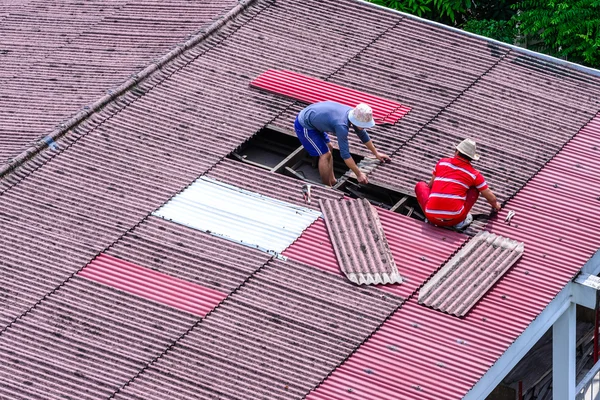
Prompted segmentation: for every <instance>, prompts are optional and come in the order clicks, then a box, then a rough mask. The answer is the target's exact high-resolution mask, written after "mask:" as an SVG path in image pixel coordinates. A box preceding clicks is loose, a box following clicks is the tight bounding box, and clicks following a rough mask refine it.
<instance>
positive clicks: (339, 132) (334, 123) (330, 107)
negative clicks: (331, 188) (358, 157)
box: [298, 101, 371, 160]
mask: <svg viewBox="0 0 600 400" xmlns="http://www.w3.org/2000/svg"><path fill="white" fill-rule="evenodd" d="M350 110H352V107H350V106H346V105H344V104H340V103H336V102H335V101H322V102H320V103H314V104H311V105H310V106H308V107H306V108H305V109H303V110H302V111H300V114H298V121H299V122H300V124H301V125H302V126H303V127H304V128H306V129H313V130H316V131H319V132H327V133H333V134H335V136H336V137H337V141H338V145H339V146H340V155H341V156H342V158H343V159H344V160H347V159H348V158H350V157H351V156H350V148H349V146H348V131H349V130H350V121H348V113H349V112H350ZM355 132H356V134H357V135H358V137H359V138H360V140H361V141H362V142H363V143H367V142H368V141H369V140H371V139H370V138H369V134H368V133H367V131H366V130H364V129H361V130H356V131H355Z"/></svg>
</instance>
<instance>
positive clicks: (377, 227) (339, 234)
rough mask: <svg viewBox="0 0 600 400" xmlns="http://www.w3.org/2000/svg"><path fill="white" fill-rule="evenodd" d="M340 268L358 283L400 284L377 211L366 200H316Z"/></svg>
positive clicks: (352, 280)
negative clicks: (318, 201)
mask: <svg viewBox="0 0 600 400" xmlns="http://www.w3.org/2000/svg"><path fill="white" fill-rule="evenodd" d="M320 205H321V211H323V217H324V218H325V221H326V225H327V230H328V231H329V237H330V238H331V243H332V244H333V248H334V250H335V255H336V257H337V259H338V263H339V265H340V269H341V270H342V272H343V273H344V274H345V275H346V277H347V278H348V279H349V280H350V281H351V282H354V283H357V284H359V285H363V284H366V285H377V284H386V283H401V282H402V277H401V276H400V274H399V273H398V267H397V266H396V263H395V262H394V257H393V255H392V252H391V251H390V246H389V244H388V242H387V239H386V238H385V232H384V230H383V227H382V226H381V222H380V221H379V217H378V215H377V211H376V210H375V208H374V207H373V206H372V205H371V204H370V203H369V202H368V201H367V200H366V199H359V200H339V201H336V200H330V201H324V200H321V201H320Z"/></svg>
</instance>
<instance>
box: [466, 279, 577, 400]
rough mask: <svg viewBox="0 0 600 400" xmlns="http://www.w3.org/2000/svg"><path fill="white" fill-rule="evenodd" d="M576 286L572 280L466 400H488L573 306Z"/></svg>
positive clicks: (469, 393) (467, 394) (479, 382)
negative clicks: (573, 294) (574, 287)
mask: <svg viewBox="0 0 600 400" xmlns="http://www.w3.org/2000/svg"><path fill="white" fill-rule="evenodd" d="M572 285H573V283H572V282H571V281H569V282H568V283H567V284H566V285H565V287H564V288H563V289H562V290H561V291H560V292H559V293H558V295H557V296H556V297H555V298H554V299H553V300H552V301H551V302H550V303H549V304H548V305H547V306H546V308H545V309H544V310H543V311H542V312H541V313H540V314H539V315H538V316H537V317H536V318H535V319H534V320H533V321H532V322H531V323H530V324H529V326H527V328H525V330H524V331H523V333H521V336H519V337H518V338H517V339H516V340H515V341H514V342H513V343H512V344H511V345H510V346H509V347H508V349H507V350H506V351H505V352H504V353H503V354H502V355H501V356H500V357H499V358H498V359H497V360H496V362H495V363H494V364H493V365H492V366H491V367H490V368H489V369H488V370H487V371H486V372H485V373H484V375H483V376H482V377H481V378H480V379H479V381H478V382H477V383H476V384H475V385H474V386H473V387H472V388H471V389H470V390H469V391H468V392H467V393H466V395H465V396H464V397H463V399H462V400H480V399H485V398H486V397H487V396H488V395H489V394H490V393H491V392H492V391H493V390H494V389H495V388H496V386H498V384H500V382H502V380H503V379H504V377H505V376H506V375H507V374H508V373H509V372H510V371H511V370H512V369H513V368H514V367H515V366H516V365H517V364H518V362H519V361H521V359H522V358H523V357H525V355H526V354H527V352H528V351H529V350H531V348H532V347H533V346H534V345H535V344H536V343H537V342H538V340H540V338H541V337H542V336H543V335H544V334H545V333H546V331H547V330H548V329H550V328H551V327H552V326H553V325H554V323H555V322H556V321H557V320H558V318H560V316H562V315H563V313H564V312H565V311H566V310H567V308H569V307H570V306H571V304H572V292H573V290H572Z"/></svg>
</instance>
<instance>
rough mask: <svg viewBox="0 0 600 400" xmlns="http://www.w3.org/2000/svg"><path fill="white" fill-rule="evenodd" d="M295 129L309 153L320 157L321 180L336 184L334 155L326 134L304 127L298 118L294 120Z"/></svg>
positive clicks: (327, 183) (328, 183)
mask: <svg viewBox="0 0 600 400" xmlns="http://www.w3.org/2000/svg"><path fill="white" fill-rule="evenodd" d="M294 130H295V131H296V136H298V139H299V140H300V143H302V146H303V147H304V149H306V151H307V152H308V154H309V155H311V156H313V157H319V175H320V176H321V181H322V182H323V183H324V184H326V185H330V186H333V185H334V184H335V176H334V175H333V157H332V155H331V152H330V151H329V147H328V146H327V143H326V142H325V141H326V140H328V138H327V137H326V135H324V134H323V133H322V132H318V131H315V130H312V129H306V128H304V127H303V126H302V125H301V124H300V122H299V121H298V118H296V121H295V122H294Z"/></svg>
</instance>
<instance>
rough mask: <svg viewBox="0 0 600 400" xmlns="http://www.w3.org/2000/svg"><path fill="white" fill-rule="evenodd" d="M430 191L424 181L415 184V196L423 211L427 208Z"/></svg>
mask: <svg viewBox="0 0 600 400" xmlns="http://www.w3.org/2000/svg"><path fill="white" fill-rule="evenodd" d="M430 193H431V189H430V188H429V186H427V184H426V183H425V182H418V183H417V184H416V185H415V196H416V197H417V202H418V203H419V205H420V206H421V210H423V212H425V209H426V208H427V202H428V201H429V194H430Z"/></svg>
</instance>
